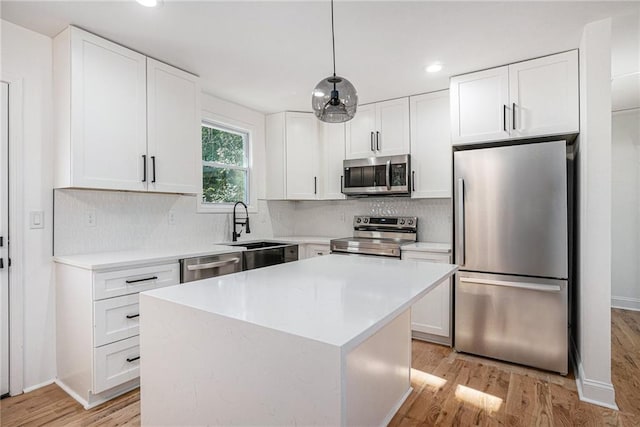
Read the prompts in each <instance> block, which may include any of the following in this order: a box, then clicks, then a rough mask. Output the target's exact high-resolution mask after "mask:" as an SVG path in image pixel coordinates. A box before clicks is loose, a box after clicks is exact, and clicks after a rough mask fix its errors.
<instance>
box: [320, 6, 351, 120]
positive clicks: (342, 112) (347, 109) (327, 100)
mask: <svg viewBox="0 0 640 427" xmlns="http://www.w3.org/2000/svg"><path fill="white" fill-rule="evenodd" d="M331 41H332V44H333V75H332V76H330V77H327V78H325V79H322V80H320V82H319V83H318V84H317V85H316V88H315V89H314V90H313V93H312V94H311V106H312V107H313V111H314V112H315V114H316V117H318V119H320V120H321V121H323V122H327V123H342V122H347V121H349V120H351V119H352V118H353V116H355V115H356V109H357V107H358V94H357V92H356V88H355V87H353V85H352V84H351V82H349V80H347V79H345V78H344V77H340V76H337V75H336V39H335V34H334V28H333V0H331Z"/></svg>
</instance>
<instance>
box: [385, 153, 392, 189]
mask: <svg viewBox="0 0 640 427" xmlns="http://www.w3.org/2000/svg"><path fill="white" fill-rule="evenodd" d="M386 172H387V190H391V160H387V171H386Z"/></svg>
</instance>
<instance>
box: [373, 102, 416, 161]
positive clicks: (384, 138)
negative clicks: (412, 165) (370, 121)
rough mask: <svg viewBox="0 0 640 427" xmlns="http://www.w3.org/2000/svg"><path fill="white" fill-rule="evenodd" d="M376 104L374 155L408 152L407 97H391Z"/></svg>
mask: <svg viewBox="0 0 640 427" xmlns="http://www.w3.org/2000/svg"><path fill="white" fill-rule="evenodd" d="M375 105H376V128H377V130H376V155H377V156H396V155H401V154H407V153H409V144H410V142H409V141H410V138H409V98H400V99H392V100H391V101H384V102H378V103H376V104H375Z"/></svg>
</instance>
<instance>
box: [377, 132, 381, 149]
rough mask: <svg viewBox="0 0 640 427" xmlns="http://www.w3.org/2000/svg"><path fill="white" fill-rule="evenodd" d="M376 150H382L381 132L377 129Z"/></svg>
mask: <svg viewBox="0 0 640 427" xmlns="http://www.w3.org/2000/svg"><path fill="white" fill-rule="evenodd" d="M376 150H378V151H380V132H378V131H376Z"/></svg>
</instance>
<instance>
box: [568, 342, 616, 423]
mask: <svg viewBox="0 0 640 427" xmlns="http://www.w3.org/2000/svg"><path fill="white" fill-rule="evenodd" d="M571 360H572V362H573V372H574V374H575V376H576V387H577V388H578V396H580V400H582V401H583V402H588V403H593V404H594V405H598V406H604V407H605V408H609V409H614V410H616V411H617V410H618V405H616V392H615V390H614V389H613V384H611V383H604V382H601V381H595V380H590V379H588V378H585V374H584V368H583V367H582V360H580V354H579V353H578V349H577V348H576V346H575V343H574V342H573V340H571Z"/></svg>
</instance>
